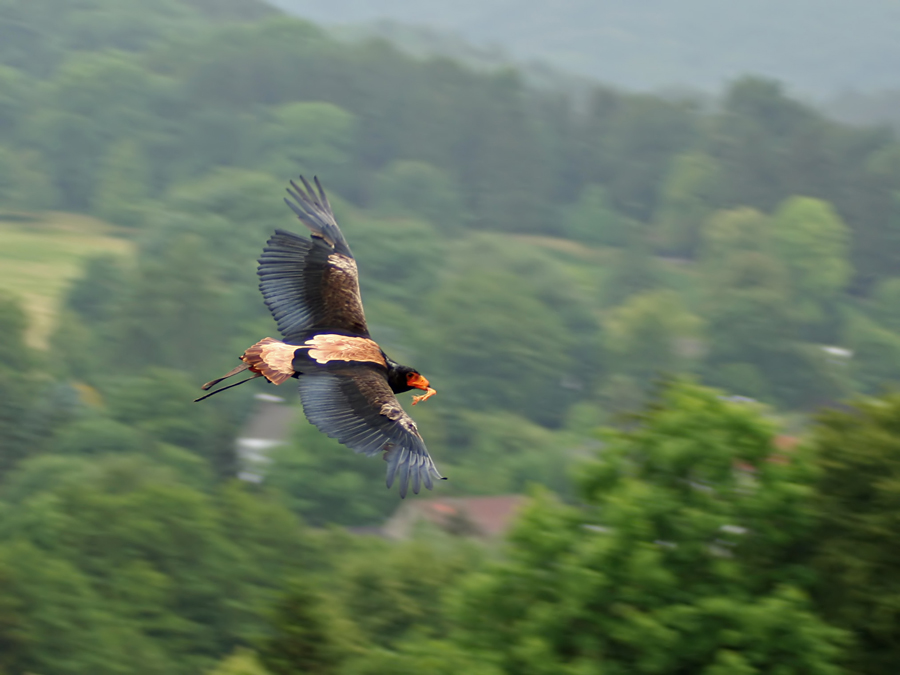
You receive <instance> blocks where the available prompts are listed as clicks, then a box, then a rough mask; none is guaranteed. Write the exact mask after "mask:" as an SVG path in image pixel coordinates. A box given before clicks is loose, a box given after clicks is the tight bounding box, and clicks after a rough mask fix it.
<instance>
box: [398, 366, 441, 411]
mask: <svg viewBox="0 0 900 675" xmlns="http://www.w3.org/2000/svg"><path fill="white" fill-rule="evenodd" d="M406 384H408V385H409V386H410V387H412V388H413V389H421V390H422V391H424V392H425V393H424V394H422V395H421V396H413V399H412V404H413V405H415V404H416V403H420V402H422V401H425V400H427V399H429V398H431V397H432V396H434V395H435V394H436V393H437V392H436V391H435V390H434V389H432V388H431V387H430V386H428V380H426V379H425V378H424V377H422V376H421V375H419V373H410V374H409V375H407V376H406Z"/></svg>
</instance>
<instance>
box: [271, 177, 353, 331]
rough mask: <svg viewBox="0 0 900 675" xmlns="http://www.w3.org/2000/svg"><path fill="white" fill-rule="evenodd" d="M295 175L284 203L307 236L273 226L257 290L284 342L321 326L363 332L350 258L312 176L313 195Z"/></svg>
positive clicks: (335, 222) (327, 204) (327, 205)
mask: <svg viewBox="0 0 900 675" xmlns="http://www.w3.org/2000/svg"><path fill="white" fill-rule="evenodd" d="M300 180H301V182H302V183H303V186H304V187H300V186H299V185H297V184H296V183H294V182H293V181H291V186H292V187H293V190H292V189H291V188H288V193H289V194H290V196H291V197H292V201H291V200H288V199H285V202H287V204H288V206H290V207H291V209H292V210H293V211H294V213H295V214H297V217H298V218H299V219H300V221H301V222H302V223H303V224H304V225H306V226H307V227H308V228H309V229H310V232H311V233H312V236H310V237H301V236H299V235H297V234H294V233H293V232H288V231H286V230H275V233H274V234H273V235H272V236H271V237H270V238H269V241H268V242H266V247H265V248H264V249H263V254H262V256H260V258H259V267H258V268H257V272H256V273H257V275H259V290H260V291H261V292H262V295H263V298H264V299H265V302H266V306H267V307H268V308H269V311H270V312H272V316H273V317H274V318H275V321H276V322H277V323H278V330H279V331H280V332H281V335H282V336H283V337H284V339H285V340H287V341H292V340H298V339H300V338H303V337H305V336H307V335H309V334H310V333H311V332H313V331H315V330H316V329H323V328H324V329H331V330H343V331H347V332H349V333H353V334H356V335H362V336H368V334H369V329H368V327H367V326H366V317H365V313H364V312H363V306H362V299H361V298H360V294H359V278H358V273H357V269H356V260H354V258H353V254H352V253H351V252H350V247H349V246H348V245H347V242H346V240H345V239H344V235H343V234H342V233H341V230H340V228H339V227H338V224H337V221H335V219H334V214H333V213H332V212H331V205H330V204H329V203H328V199H327V198H326V197H325V192H324V191H323V190H322V186H321V185H320V184H319V181H318V179H314V180H315V183H316V187H317V188H318V195H317V194H316V192H315V191H314V190H313V188H312V186H311V185H310V184H309V183H308V182H307V181H306V180H305V179H304V178H303V177H302V176H301V177H300ZM304 188H305V189H304Z"/></svg>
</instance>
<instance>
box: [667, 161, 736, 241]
mask: <svg viewBox="0 0 900 675" xmlns="http://www.w3.org/2000/svg"><path fill="white" fill-rule="evenodd" d="M718 180H719V167H718V166H717V165H716V162H715V161H714V160H713V159H712V158H710V157H709V156H707V155H704V154H701V153H688V154H684V155H679V156H678V157H676V158H675V159H674V161H673V162H672V168H671V169H669V173H668V175H667V176H666V179H665V182H664V183H663V185H662V190H663V197H662V202H661V203H660V206H659V211H658V213H657V214H656V215H655V220H656V228H657V237H658V238H659V245H660V247H661V248H662V249H663V250H664V251H666V252H669V253H674V254H676V255H683V256H688V257H693V256H694V255H695V254H696V252H697V249H698V247H699V244H700V240H701V231H702V228H703V223H704V222H705V221H706V219H707V218H708V217H709V215H710V213H711V211H712V210H713V208H714V205H715V203H716V197H717V193H719V192H720V187H719V185H718V182H717V181H718Z"/></svg>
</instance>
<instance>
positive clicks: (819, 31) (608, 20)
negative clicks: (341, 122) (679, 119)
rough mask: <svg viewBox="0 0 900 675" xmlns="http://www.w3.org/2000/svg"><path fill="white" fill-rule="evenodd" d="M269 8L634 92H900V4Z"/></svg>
mask: <svg viewBox="0 0 900 675" xmlns="http://www.w3.org/2000/svg"><path fill="white" fill-rule="evenodd" d="M269 1H270V2H271V3H272V4H274V5H277V6H279V7H281V8H283V9H286V10H289V11H290V12H292V13H294V14H297V15H299V16H302V17H306V18H308V19H311V20H313V21H315V22H318V23H326V24H352V23H361V22H371V21H374V20H377V19H391V20H394V21H399V22H403V23H407V24H415V25H421V26H429V27H435V28H440V29H442V30H447V31H449V32H453V33H456V34H457V35H460V36H462V37H464V38H466V40H468V41H471V42H472V43H474V44H476V45H480V46H483V45H489V44H495V45H500V46H502V47H503V48H504V49H505V50H506V51H508V52H509V53H510V54H511V55H513V56H514V57H515V58H516V59H519V60H523V59H529V58H538V59H542V60H545V61H547V62H549V63H552V64H553V65H556V66H560V67H562V68H565V69H567V70H570V71H572V72H574V73H579V74H584V75H589V76H592V77H594V78H596V79H599V80H602V81H605V82H610V83H615V84H618V85H622V86H625V87H627V88H629V89H654V88H659V87H668V86H677V85H688V86H692V87H699V88H704V89H718V88H719V87H720V86H721V84H722V83H723V82H725V81H727V80H730V79H732V78H734V77H737V76H739V75H743V74H747V73H754V74H762V75H767V76H771V77H776V78H778V79H781V80H783V81H785V82H786V83H788V84H789V85H791V87H793V88H795V89H797V90H798V91H800V92H803V93H810V94H815V95H819V96H823V95H824V96H828V95H831V94H833V93H836V92H838V91H840V90H845V89H851V88H852V89H857V90H861V91H871V90H879V89H886V88H897V87H900V1H898V0H854V1H853V2H850V1H849V0H745V1H744V2H740V3H734V2H723V1H722V0H681V1H680V2H673V1H672V0H631V1H625V0H556V1H554V2H552V3H549V2H546V1H545V0H540V1H538V0H456V1H455V2H452V3H448V2H433V1H430V2H423V1H422V0H329V1H328V2H321V0H269Z"/></svg>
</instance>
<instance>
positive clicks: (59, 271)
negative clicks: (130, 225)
mask: <svg viewBox="0 0 900 675" xmlns="http://www.w3.org/2000/svg"><path fill="white" fill-rule="evenodd" d="M32 218H33V219H32ZM124 233H125V232H124V231H123V230H122V229H121V228H117V227H115V226H113V225H110V224H108V223H105V222H103V221H100V220H97V219H95V218H90V217H88V216H83V215H76V214H72V213H44V214H36V215H34V216H28V217H27V218H15V219H13V218H12V217H9V216H7V217H5V216H4V215H2V214H0V290H3V291H10V292H12V293H14V294H16V295H18V296H19V297H20V298H21V299H22V301H23V303H24V306H25V308H26V309H27V311H28V313H29V317H30V319H31V325H30V328H29V331H28V340H29V343H30V344H32V345H33V346H35V347H45V346H46V344H47V338H48V337H49V335H50V332H51V331H52V330H53V327H54V322H55V319H56V315H57V313H58V311H59V303H60V299H61V297H62V296H63V294H64V293H65V291H66V288H67V287H68V284H69V282H70V281H71V280H72V279H73V278H74V277H76V276H77V275H78V273H79V270H80V265H81V261H82V260H84V259H85V258H87V257H90V256H94V255H99V254H113V255H130V254H131V252H132V248H133V246H132V244H131V242H130V241H129V240H128V239H125V238H124V237H123V236H122V235H123V234H124Z"/></svg>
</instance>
